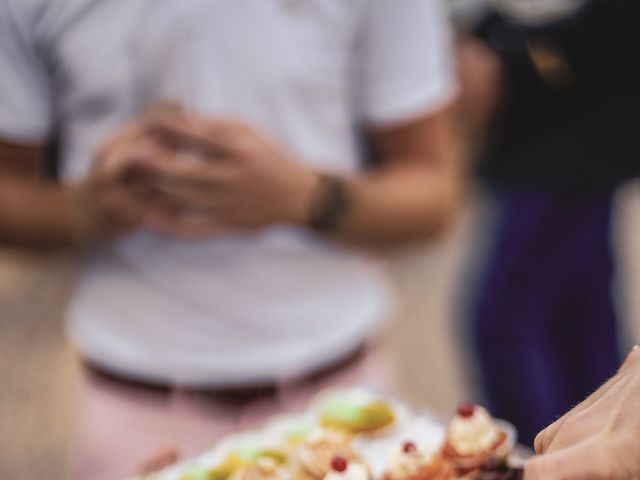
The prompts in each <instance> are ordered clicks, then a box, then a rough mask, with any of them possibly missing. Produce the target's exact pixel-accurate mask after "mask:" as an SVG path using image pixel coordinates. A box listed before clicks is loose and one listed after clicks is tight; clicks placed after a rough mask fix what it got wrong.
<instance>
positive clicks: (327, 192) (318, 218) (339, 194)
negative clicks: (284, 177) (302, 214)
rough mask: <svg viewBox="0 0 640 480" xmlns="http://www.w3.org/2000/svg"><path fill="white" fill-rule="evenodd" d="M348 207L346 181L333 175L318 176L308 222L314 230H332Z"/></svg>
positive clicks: (327, 231) (335, 227)
mask: <svg viewBox="0 0 640 480" xmlns="http://www.w3.org/2000/svg"><path fill="white" fill-rule="evenodd" d="M349 207H350V198H349V190H348V188H347V185H346V182H345V181H344V180H342V179H341V178H339V177H336V176H334V175H328V174H323V175H321V176H320V178H319V182H318V187H317V190H316V195H315V198H314V201H313V204H312V207H311V217H310V221H309V224H310V226H311V228H313V229H314V230H317V231H320V232H325V233H330V232H333V231H335V230H336V229H337V228H338V226H339V225H340V222H341V221H342V219H343V217H344V216H345V214H346V213H347V212H348V210H349Z"/></svg>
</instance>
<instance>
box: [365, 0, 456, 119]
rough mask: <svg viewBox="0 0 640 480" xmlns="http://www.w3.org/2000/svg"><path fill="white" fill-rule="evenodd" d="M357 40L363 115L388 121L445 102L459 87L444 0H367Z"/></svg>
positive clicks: (431, 109)
mask: <svg viewBox="0 0 640 480" xmlns="http://www.w3.org/2000/svg"><path fill="white" fill-rule="evenodd" d="M362 22H363V23H362V25H361V29H360V31H359V34H358V37H357V39H356V44H355V45H356V46H355V58H354V62H355V63H356V69H355V77H354V81H355V85H354V89H355V100H356V110H357V113H358V116H359V119H360V120H361V121H363V122H364V123H365V124H368V125H373V126H385V125H392V124H396V123H402V122H406V121H409V120H412V119H414V118H419V117H420V116H423V115H426V114H429V113H431V112H435V111H437V110H438V109H440V108H442V107H444V106H445V105H446V104H447V103H448V102H449V101H450V100H452V98H453V97H454V96H455V93H456V91H457V88H456V80H455V74H454V59H453V52H452V45H451V31H450V27H449V22H448V18H447V14H446V8H445V6H444V4H443V3H442V2H441V1H440V0H370V1H369V2H366V8H365V11H364V12H363V19H362Z"/></svg>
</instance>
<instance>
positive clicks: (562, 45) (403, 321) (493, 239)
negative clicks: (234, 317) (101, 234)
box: [0, 0, 640, 479]
mask: <svg viewBox="0 0 640 480" xmlns="http://www.w3.org/2000/svg"><path fill="white" fill-rule="evenodd" d="M582 3H583V2H571V1H563V2H560V1H558V2H544V1H540V2H524V1H523V2H518V1H511V2H510V1H506V0H505V1H503V2H494V3H493V4H492V5H491V6H490V7H489V6H487V5H485V4H484V2H479V1H459V2H451V3H450V7H451V12H452V13H451V17H452V23H454V24H455V26H456V28H457V31H458V35H459V37H458V39H457V40H456V42H457V45H458V46H457V49H456V56H457V63H458V65H459V72H458V73H459V76H460V79H459V80H460V85H461V99H460V107H459V108H460V111H461V119H462V118H464V120H465V121H464V122H463V121H462V120H461V121H460V123H461V128H460V132H459V134H460V137H459V142H460V143H461V144H464V145H465V147H466V148H465V159H464V160H465V164H466V165H468V166H469V168H468V171H469V178H470V182H469V184H468V191H467V194H466V196H465V201H464V205H463V208H462V213H461V215H460V216H459V218H457V219H456V220H455V222H454V223H453V226H452V228H451V229H450V230H449V231H448V232H447V234H446V235H444V236H443V237H442V238H439V239H437V240H436V241H434V242H431V243H429V244H428V245H424V246H423V245H416V246H413V247H411V248H409V249H406V250H403V251H394V252H393V253H390V254H388V266H387V268H388V270H389V272H390V274H391V277H392V279H393V284H394V287H395V288H396V290H397V292H398V294H399V297H400V310H399V312H398V314H397V318H396V319H395V322H394V323H393V324H391V325H390V326H389V327H388V330H387V331H386V332H385V334H384V335H383V336H382V344H383V348H384V350H385V351H386V352H387V353H388V355H389V358H390V360H391V362H392V365H393V372H394V380H395V387H396V389H397V392H398V393H399V394H400V395H402V396H404V397H406V398H408V399H409V400H410V401H412V402H415V403H416V404H420V405H427V406H429V407H431V408H433V409H434V410H436V411H438V412H442V413H444V414H450V413H451V412H452V411H453V409H454V408H455V406H456V405H457V404H458V403H459V402H460V401H463V400H467V399H472V400H476V401H479V402H483V403H485V404H487V405H489V407H490V408H491V409H492V411H493V412H494V413H496V415H498V416H502V417H505V418H507V419H509V420H511V421H513V422H514V423H516V424H517V425H518V427H519V428H520V430H521V433H522V435H523V438H524V439H525V441H527V442H528V441H530V440H531V438H532V436H533V435H534V432H535V431H536V429H537V428H538V427H540V425H539V422H540V420H539V419H544V418H548V417H549V416H550V415H551V416H552V414H550V413H549V412H556V411H557V414H560V413H561V412H562V410H560V411H558V410H559V409H560V408H564V407H559V405H566V404H567V402H573V401H575V399H576V398H580V397H581V395H584V394H586V393H588V392H589V391H590V389H592V388H593V386H594V383H595V384H597V382H599V381H600V379H603V378H606V377H607V376H608V375H609V374H610V373H612V370H613V369H614V368H615V365H617V363H618V362H619V359H620V355H621V352H624V351H625V349H627V348H629V347H630V346H631V345H632V344H634V343H636V342H637V341H639V340H640V297H639V296H638V295H637V294H636V295H634V292H638V291H640V290H639V289H640V183H638V182H637V181H636V180H635V176H636V175H637V173H638V165H640V156H638V154H639V149H638V145H639V142H638V138H637V137H640V136H638V135H637V134H636V135H635V137H636V138H634V130H636V129H637V127H636V125H635V123H637V122H635V121H634V118H635V116H636V115H637V107H638V106H640V104H639V102H638V98H639V95H638V88H637V85H640V83H637V82H636V80H637V79H638V78H639V77H638V66H637V65H636V64H637V63H638V62H637V61H636V60H635V59H634V57H633V54H634V52H635V47H636V46H637V44H638V43H637V42H636V40H637V34H635V33H634V34H632V33H631V31H632V29H633V28H635V26H634V23H633V21H634V20H637V18H638V17H637V16H634V15H636V14H637V8H636V9H635V10H633V9H632V10H626V9H628V8H630V7H629V5H630V4H631V3H630V2H622V1H615V0H610V1H596V2H584V3H589V4H590V5H589V7H588V8H587V9H586V10H582V7H583V6H584V5H582ZM534 4H536V5H537V8H535V7H533V6H532V5H534ZM577 4H580V5H577ZM591 4H593V5H595V6H593V5H591ZM634 8H635V7H634ZM585 11H586V12H588V13H585ZM623 20H624V21H623ZM1 74H2V73H1V72H0V75H1ZM462 124H464V125H462ZM52 170H55V168H52ZM76 262H77V259H76V258H75V257H74V256H73V255H72V254H67V253H63V254H42V253H33V252H29V251H26V250H24V249H20V248H17V247H14V246H7V245H3V244H2V243H1V242H0V385H1V387H0V478H3V479H5V478H6V479H14V478H15V479H18V478H20V479H36V478H38V479H49V478H51V479H59V478H64V475H65V473H64V472H65V470H64V461H65V455H66V452H67V448H68V442H69V440H70V437H69V435H70V433H69V432H70V428H69V425H70V422H71V419H72V417H73V412H74V401H75V392H76V388H77V386H78V382H79V375H80V365H79V362H78V360H77V357H76V356H75V354H74V352H73V350H72V348H71V346H70V345H69V343H68V342H67V341H66V340H65V335H64V326H63V318H64V315H65V308H66V305H67V301H68V296H69V294H70V291H71V286H72V282H73V279H74V273H75V271H76V267H77V263H76ZM585 332H587V333H585ZM595 350H598V355H592V354H593V353H594V351H595ZM567 352H571V353H570V354H569V353H567ZM581 355H582V356H581ZM588 357H597V358H598V360H597V361H594V362H593V364H590V363H589V360H588ZM565 361H566V362H565ZM513 365H515V366H513ZM590 375H592V376H591V377H590ZM525 378H526V379H527V380H526V381H524V382H523V381H522V379H525ZM567 378H571V379H573V378H577V379H579V380H580V381H576V382H575V383H576V384H575V385H572V386H571V388H570V387H568V386H567V383H568V380H567ZM531 379H539V383H538V384H535V383H534V385H535V388H533V389H531V383H530V382H531V381H532V380H531ZM565 387H566V391H565ZM532 390H533V393H532ZM560 390H562V391H560ZM532 398H533V399H532ZM544 399H549V401H548V402H547V403H545V401H543V400H544ZM529 402H531V404H530V403H529ZM534 402H535V405H534ZM554 402H555V403H554ZM543 404H544V405H543ZM529 417H530V418H531V419H532V421H531V423H527V420H526V418H529Z"/></svg>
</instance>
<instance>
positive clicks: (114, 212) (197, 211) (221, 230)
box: [70, 108, 318, 242]
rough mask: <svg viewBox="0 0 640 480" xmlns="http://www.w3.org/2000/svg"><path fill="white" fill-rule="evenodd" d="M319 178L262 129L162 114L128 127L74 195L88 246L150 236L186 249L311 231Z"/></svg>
mask: <svg viewBox="0 0 640 480" xmlns="http://www.w3.org/2000/svg"><path fill="white" fill-rule="evenodd" d="M317 180H318V173H317V172H316V171H315V170H314V169H313V168H311V167H310V166H307V165H304V164H303V163H301V162H300V161H298V160H297V159H296V158H295V156H294V155H293V154H292V153H291V152H289V151H288V150H287V149H286V148H284V147H283V146H282V145H280V144H278V143H277V142H276V141H274V140H273V139H271V138H270V137H269V136H267V135H266V134H265V133H264V132H262V131H261V130H259V129H258V128H256V127H254V126H251V125H248V124H245V123H242V122H238V121H234V120H228V119H214V118H206V117H203V116H200V115H196V114H192V113H186V112H184V111H181V110H178V109H175V108H158V109H154V110H152V111H150V112H148V113H145V114H144V115H142V116H141V117H139V118H137V119H135V120H133V121H132V122H130V123H129V124H127V125H125V126H124V127H122V128H121V129H120V130H119V131H117V132H116V133H115V135H114V136H113V137H112V138H111V139H110V140H108V141H107V142H106V143H105V144H104V145H103V146H102V147H101V148H100V149H99V150H98V152H97V154H96V160H95V163H94V165H93V167H92V169H91V171H90V173H89V175H88V177H87V178H86V179H85V180H84V181H83V182H81V183H80V184H78V185H76V186H75V187H72V190H71V192H72V194H71V195H70V199H71V209H70V210H71V211H72V215H71V217H72V224H73V228H75V230H76V231H77V232H76V235H77V236H79V237H81V238H83V239H85V240H86V241H87V242H95V241H101V240H107V239H111V238H115V237H118V236H119V235H121V234H123V233H126V232H128V231H130V230H132V229H135V228H140V227H144V228H148V229H151V230H153V231H156V232H159V233H161V234H165V235H169V236H172V237H176V238H183V239H201V238H207V237H211V236H216V235H221V234H225V233H232V232H254V231H259V230H261V229H264V228H267V227H270V226H273V225H277V224H290V225H303V224H306V223H307V222H308V216H309V215H310V211H311V208H312V202H313V195H314V189H315V186H316V184H317Z"/></svg>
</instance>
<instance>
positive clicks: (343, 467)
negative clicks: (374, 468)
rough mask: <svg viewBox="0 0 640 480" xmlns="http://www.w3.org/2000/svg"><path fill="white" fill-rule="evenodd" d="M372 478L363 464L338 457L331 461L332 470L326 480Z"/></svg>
mask: <svg viewBox="0 0 640 480" xmlns="http://www.w3.org/2000/svg"><path fill="white" fill-rule="evenodd" d="M370 478H371V474H370V473H369V469H368V468H367V467H366V465H364V464H363V463H360V462H358V461H349V460H347V459H346V458H343V457H340V456H336V457H333V458H332V459H331V468H330V469H329V471H328V472H327V474H326V475H325V477H324V480H369V479H370Z"/></svg>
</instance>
